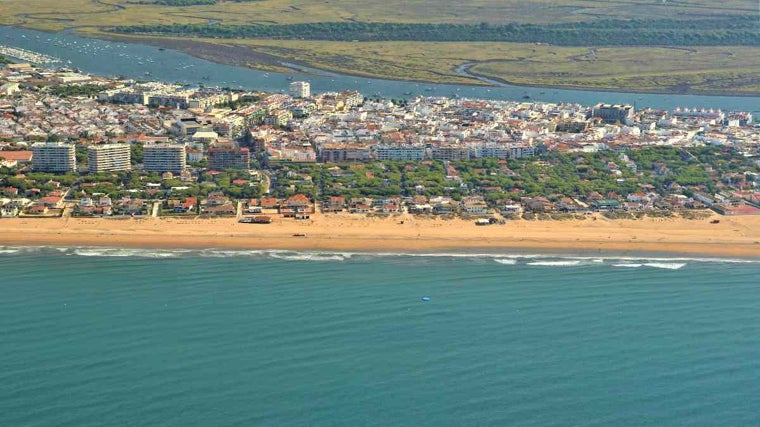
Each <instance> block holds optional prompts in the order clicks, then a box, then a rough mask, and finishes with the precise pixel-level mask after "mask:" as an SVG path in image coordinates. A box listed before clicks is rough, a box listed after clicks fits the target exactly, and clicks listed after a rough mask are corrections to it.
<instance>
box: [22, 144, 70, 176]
mask: <svg viewBox="0 0 760 427" xmlns="http://www.w3.org/2000/svg"><path fill="white" fill-rule="evenodd" d="M32 150H33V151H34V155H33V157H32V166H33V168H34V170H35V171H39V172H63V173H65V172H72V171H75V170H76V169H77V159H76V149H75V147H74V144H66V143H64V142H37V143H34V144H32Z"/></svg>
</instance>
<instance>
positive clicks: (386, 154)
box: [375, 144, 425, 160]
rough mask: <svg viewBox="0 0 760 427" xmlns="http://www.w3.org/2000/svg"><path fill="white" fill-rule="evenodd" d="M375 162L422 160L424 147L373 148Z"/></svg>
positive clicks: (403, 145) (407, 145) (397, 145)
mask: <svg viewBox="0 0 760 427" xmlns="http://www.w3.org/2000/svg"><path fill="white" fill-rule="evenodd" d="M375 157H376V158H377V160H423V159H424V158H425V146H424V145H421V144H417V145H411V144H395V145H385V144H383V145H377V146H375Z"/></svg>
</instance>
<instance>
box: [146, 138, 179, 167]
mask: <svg viewBox="0 0 760 427" xmlns="http://www.w3.org/2000/svg"><path fill="white" fill-rule="evenodd" d="M186 156H187V153H186V151H185V146H184V145H176V144H148V145H145V147H143V168H144V169H145V170H146V171H149V172H175V173H180V172H182V171H183V170H185V168H186V167H187V160H186Z"/></svg>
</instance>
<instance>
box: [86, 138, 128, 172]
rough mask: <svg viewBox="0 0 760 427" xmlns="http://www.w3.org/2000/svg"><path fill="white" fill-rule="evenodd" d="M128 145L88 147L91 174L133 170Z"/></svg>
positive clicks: (88, 162)
mask: <svg viewBox="0 0 760 427" xmlns="http://www.w3.org/2000/svg"><path fill="white" fill-rule="evenodd" d="M131 160H132V156H131V153H130V148H129V145H128V144H103V145H91V146H89V147H87V164H88V165H87V169H88V171H89V172H90V173H98V172H110V171H128V170H130V169H132V163H131Z"/></svg>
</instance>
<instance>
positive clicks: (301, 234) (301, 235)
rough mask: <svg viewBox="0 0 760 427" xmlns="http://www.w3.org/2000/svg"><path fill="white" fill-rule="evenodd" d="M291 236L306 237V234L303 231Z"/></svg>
mask: <svg viewBox="0 0 760 427" xmlns="http://www.w3.org/2000/svg"><path fill="white" fill-rule="evenodd" d="M293 237H306V235H305V234H303V233H296V234H294V235H293Z"/></svg>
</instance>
